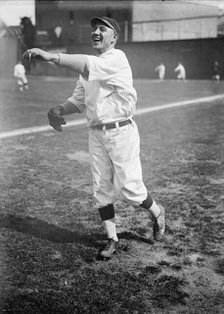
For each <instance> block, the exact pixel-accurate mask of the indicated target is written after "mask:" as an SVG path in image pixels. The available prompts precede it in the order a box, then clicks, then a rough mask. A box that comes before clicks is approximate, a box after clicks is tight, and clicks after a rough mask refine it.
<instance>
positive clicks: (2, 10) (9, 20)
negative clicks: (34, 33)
mask: <svg viewBox="0 0 224 314" xmlns="http://www.w3.org/2000/svg"><path fill="white" fill-rule="evenodd" d="M34 3H35V0H17V1H16V0H0V18H1V19H2V20H3V22H4V23H5V24H6V25H7V26H12V25H13V26H16V25H19V24H20V18H21V17H23V16H28V17H30V18H31V20H32V23H33V24H35V9H34V7H35V6H34Z"/></svg>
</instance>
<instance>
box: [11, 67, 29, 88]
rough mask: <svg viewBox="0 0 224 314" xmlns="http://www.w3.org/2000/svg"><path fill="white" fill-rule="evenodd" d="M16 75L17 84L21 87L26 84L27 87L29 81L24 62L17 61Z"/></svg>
mask: <svg viewBox="0 0 224 314" xmlns="http://www.w3.org/2000/svg"><path fill="white" fill-rule="evenodd" d="M14 76H15V77H16V78H17V84H18V85H19V86H20V87H23V85H25V86H26V87H27V84H28V81H27V77H26V70H25V67H24V65H23V64H21V63H17V64H16V65H15V67H14Z"/></svg>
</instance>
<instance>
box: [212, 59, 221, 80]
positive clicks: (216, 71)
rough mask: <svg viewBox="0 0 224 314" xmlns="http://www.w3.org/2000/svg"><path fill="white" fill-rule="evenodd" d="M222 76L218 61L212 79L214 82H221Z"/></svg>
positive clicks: (215, 63)
mask: <svg viewBox="0 0 224 314" xmlns="http://www.w3.org/2000/svg"><path fill="white" fill-rule="evenodd" d="M220 74H221V69H220V65H219V63H218V61H215V62H214V67H213V77H212V79H213V81H217V82H219V81H220V78H221V76H220Z"/></svg>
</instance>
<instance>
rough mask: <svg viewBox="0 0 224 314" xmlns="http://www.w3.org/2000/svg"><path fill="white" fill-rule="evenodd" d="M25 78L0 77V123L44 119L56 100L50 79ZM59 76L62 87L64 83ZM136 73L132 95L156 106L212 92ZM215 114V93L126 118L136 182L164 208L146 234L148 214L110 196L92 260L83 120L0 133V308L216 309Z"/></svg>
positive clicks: (219, 212)
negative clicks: (0, 117) (105, 250)
mask: <svg viewBox="0 0 224 314" xmlns="http://www.w3.org/2000/svg"><path fill="white" fill-rule="evenodd" d="M30 80H31V89H30V90H29V94H26V95H21V94H19V93H17V92H16V91H15V94H12V95H11V96H9V95H10V93H9V91H10V88H9V87H8V85H7V88H6V87H4V85H3V86H2V87H1V88H2V93H3V94H4V95H5V96H4V97H6V96H7V97H6V98H7V101H8V103H7V107H8V109H7V108H5V107H4V108H1V112H4V115H6V116H7V114H6V112H8V114H9V116H8V117H7V119H6V120H4V124H1V128H2V131H3V130H4V131H5V129H4V126H5V128H6V130H10V129H13V128H19V127H24V126H27V127H28V126H33V125H41V124H44V123H45V122H43V119H44V118H43V117H45V115H46V112H47V110H48V108H49V107H51V106H53V105H54V104H55V103H56V102H57V103H58V102H60V101H63V100H64V99H61V98H62V96H63V97H65V95H61V96H60V93H59V89H58V82H51V81H50V80H47V81H42V80H41V79H40V78H38V79H35V78H30ZM11 84H12V82H11ZM60 84H62V86H63V87H64V88H65V90H63V93H64V94H66V93H67V96H68V95H69V90H70V89H71V88H72V84H73V83H72V82H71V81H68V80H64V81H62V82H60ZM136 84H137V86H138V88H139V92H140V100H139V104H140V106H146V105H148V103H147V102H146V100H147V99H149V96H150V103H151V104H152V105H155V104H162V103H166V102H171V101H176V100H180V99H187V98H194V97H196V96H197V97H203V96H205V95H206V96H207V95H208V94H212V93H213V90H212V86H210V85H211V84H210V82H206V83H205V82H187V83H183V84H182V83H176V82H164V83H162V85H160V84H158V83H155V82H147V81H144V82H136ZM204 84H205V85H206V88H205V85H204ZM209 84H210V85H209ZM209 86H210V87H209ZM34 87H35V88H34ZM161 87H163V88H164V89H163V90H165V91H166V93H161ZM200 87H201V88H200ZM209 88H210V89H209ZM220 89H221V85H220ZM175 90H178V93H177V98H178V99H177V98H176V96H174V94H175ZM65 91H66V93H65ZM220 91H221V90H220ZM149 92H150V95H149ZM59 98H60V99H59ZM47 101H48V102H47ZM15 102H16V105H15ZM38 102H39V103H38ZM46 104H47V105H46ZM37 105H38V106H39V107H38V106H37ZM10 106H11V107H10ZM34 107H35V110H34V111H32V110H33V109H32V108H34ZM32 112H33V114H31V113H32ZM35 112H36V113H35ZM78 117H80V116H78ZM223 120H224V107H223V104H222V103H221V102H220V103H210V104H208V103H207V104H201V105H199V106H189V107H183V108H179V109H177V108H176V109H175V108H174V109H170V110H163V111H160V112H154V113H152V114H148V115H144V116H137V117H136V121H137V123H138V126H139V130H140V135H141V159H142V166H143V174H144V181H145V183H146V185H147V187H148V188H149V190H150V191H151V192H152V194H153V196H154V197H155V199H156V200H157V201H158V203H161V204H163V205H164V206H165V208H166V216H167V229H166V235H165V238H164V241H163V242H161V243H155V242H154V241H153V239H152V230H151V229H152V228H151V227H152V224H151V221H150V219H149V215H148V214H147V213H146V212H145V211H144V210H143V209H134V208H132V207H130V206H127V205H126V204H123V203H120V202H117V203H116V205H115V207H116V220H117V224H118V233H119V238H120V247H119V249H118V252H117V254H116V255H114V258H113V259H111V260H110V261H100V260H99V259H98V253H99V251H100V249H101V248H102V247H103V245H104V241H105V237H104V233H103V230H102V226H101V224H100V219H99V216H98V212H97V210H96V209H95V207H94V203H93V198H92V183H91V175H90V165H89V158H88V140H87V130H86V129H85V127H84V126H83V127H72V128H68V129H66V130H65V131H64V132H62V133H61V134H59V133H56V132H54V131H53V130H52V131H47V132H43V133H39V134H29V135H24V136H18V137H12V138H9V139H5V140H1V151H0V161H1V162H0V177H1V180H0V188H1V201H0V240H1V241H0V251H1V255H0V296H1V297H0V311H1V312H2V313H15V314H19V313H23V314H24V313H26V314H30V313H35V314H39V313H40V314H43V313H54V314H56V313H66V314H70V313H71V314H75V313H119V314H120V313H121V314H123V313H131V314H133V313H135V314H137V313H139V314H143V313H147V314H148V313H149V314H150V313H152V314H154V313H159V314H165V313H166V314H169V313H170V314H183V313H184V314H202V313H203V314H204V313H206V314H210V313H211V314H213V313H217V314H221V313H223V306H224V301H223V300H224V294H223V274H224V270H223V269H224V268H223V265H224V262H223V260H224V245H223V244H224V243H223V242H224V237H223V227H224V215H223V200H224V199H223V170H224V166H223V165H224V162H223V156H224V145H223V143H224V141H223V139H224V136H223V134H224V121H223ZM7 122H8V125H7Z"/></svg>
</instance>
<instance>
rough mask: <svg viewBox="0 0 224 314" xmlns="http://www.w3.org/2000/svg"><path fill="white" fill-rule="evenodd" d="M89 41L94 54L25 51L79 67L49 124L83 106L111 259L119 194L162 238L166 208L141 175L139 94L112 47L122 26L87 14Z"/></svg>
mask: <svg viewBox="0 0 224 314" xmlns="http://www.w3.org/2000/svg"><path fill="white" fill-rule="evenodd" d="M91 26H92V33H91V43H92V47H93V48H94V49H95V51H96V53H97V55H96V56H93V55H85V54H63V53H49V52H46V51H43V50H40V49H38V48H32V49H30V50H28V51H27V52H26V53H25V55H24V56H27V55H28V54H31V55H32V57H34V58H37V59H39V60H43V61H52V62H54V63H55V64H58V65H59V66H63V67H66V68H69V69H70V70H72V71H75V72H78V73H79V74H80V75H79V80H78V81H77V85H76V87H75V89H74V91H73V94H72V95H71V96H70V97H69V98H68V99H67V100H66V101H65V102H64V103H62V104H60V105H58V106H55V107H53V108H52V109H50V111H49V112H48V118H49V123H50V125H51V126H52V127H53V128H55V129H56V130H57V131H62V125H64V124H65V123H66V122H65V120H64V117H63V116H65V115H68V114H73V113H81V112H83V110H84V109H86V114H87V126H88V135H89V151H90V155H91V169H92V177H93V195H94V198H95V201H96V205H97V207H98V208H99V214H100V217H101V219H102V222H103V224H104V227H105V230H106V234H107V239H108V242H107V245H106V246H105V248H104V249H103V250H102V252H101V253H100V255H101V257H102V258H111V257H112V254H113V253H114V252H115V251H116V249H117V247H118V236H117V232H116V224H115V213H114V203H115V202H116V201H117V200H118V199H119V200H122V201H125V202H126V203H128V204H131V205H133V206H136V208H138V206H141V207H143V208H145V209H147V210H148V212H149V213H150V214H151V217H152V219H153V235H154V238H155V240H158V241H159V240H161V239H162V237H163V234H164V231H165V212H164V208H163V207H162V206H158V205H157V203H156V202H155V200H154V199H153V198H152V197H151V196H150V194H149V193H148V192H147V189H146V187H145V185H144V183H143V179H142V167H141V162H140V157H139V154H140V141H139V132H138V128H137V125H136V122H135V121H134V118H133V114H134V112H135V109H136V101H137V95H136V91H135V89H134V87H133V80H132V72H131V68H130V65H129V62H128V60H127V57H126V55H125V53H124V52H123V51H121V50H119V49H116V48H115V46H116V43H117V40H118V37H119V33H120V27H119V25H118V23H117V21H116V20H114V19H112V18H109V17H94V18H92V19H91Z"/></svg>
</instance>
